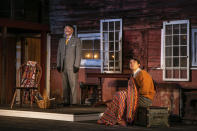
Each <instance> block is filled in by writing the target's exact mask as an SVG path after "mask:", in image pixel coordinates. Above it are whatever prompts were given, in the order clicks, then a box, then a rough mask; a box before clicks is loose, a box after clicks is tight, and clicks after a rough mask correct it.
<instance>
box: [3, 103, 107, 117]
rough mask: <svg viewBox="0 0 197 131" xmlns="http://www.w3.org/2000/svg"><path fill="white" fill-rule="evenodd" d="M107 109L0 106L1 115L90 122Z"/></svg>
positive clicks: (90, 107) (78, 106) (77, 106)
mask: <svg viewBox="0 0 197 131" xmlns="http://www.w3.org/2000/svg"><path fill="white" fill-rule="evenodd" d="M105 109H106V107H105V106H99V107H92V106H86V105H76V106H67V107H63V106H57V107H55V108H51V109H40V108H38V106H37V105H36V104H34V105H33V106H32V107H30V105H23V106H22V107H20V106H19V105H14V107H13V109H11V108H10V105H0V115H1V116H13V117H25V118H38V119H51V120H61V121H90V120H97V119H98V118H99V117H100V116H101V115H102V113H103V112H104V110H105Z"/></svg>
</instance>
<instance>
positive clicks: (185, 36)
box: [181, 35, 187, 45]
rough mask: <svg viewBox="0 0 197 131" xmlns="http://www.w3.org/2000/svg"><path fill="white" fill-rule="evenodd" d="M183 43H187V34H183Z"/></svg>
mask: <svg viewBox="0 0 197 131" xmlns="http://www.w3.org/2000/svg"><path fill="white" fill-rule="evenodd" d="M181 45H187V35H181Z"/></svg>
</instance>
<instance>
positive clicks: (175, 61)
mask: <svg viewBox="0 0 197 131" xmlns="http://www.w3.org/2000/svg"><path fill="white" fill-rule="evenodd" d="M173 67H179V58H173Z"/></svg>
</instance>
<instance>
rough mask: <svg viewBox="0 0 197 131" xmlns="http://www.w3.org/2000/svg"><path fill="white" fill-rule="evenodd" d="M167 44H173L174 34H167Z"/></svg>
mask: <svg viewBox="0 0 197 131" xmlns="http://www.w3.org/2000/svg"><path fill="white" fill-rule="evenodd" d="M166 45H172V36H166Z"/></svg>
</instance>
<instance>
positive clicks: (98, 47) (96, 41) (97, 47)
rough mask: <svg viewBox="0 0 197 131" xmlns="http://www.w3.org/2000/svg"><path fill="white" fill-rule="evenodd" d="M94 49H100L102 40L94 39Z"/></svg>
mask: <svg viewBox="0 0 197 131" xmlns="http://www.w3.org/2000/svg"><path fill="white" fill-rule="evenodd" d="M94 49H95V50H100V40H94Z"/></svg>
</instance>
